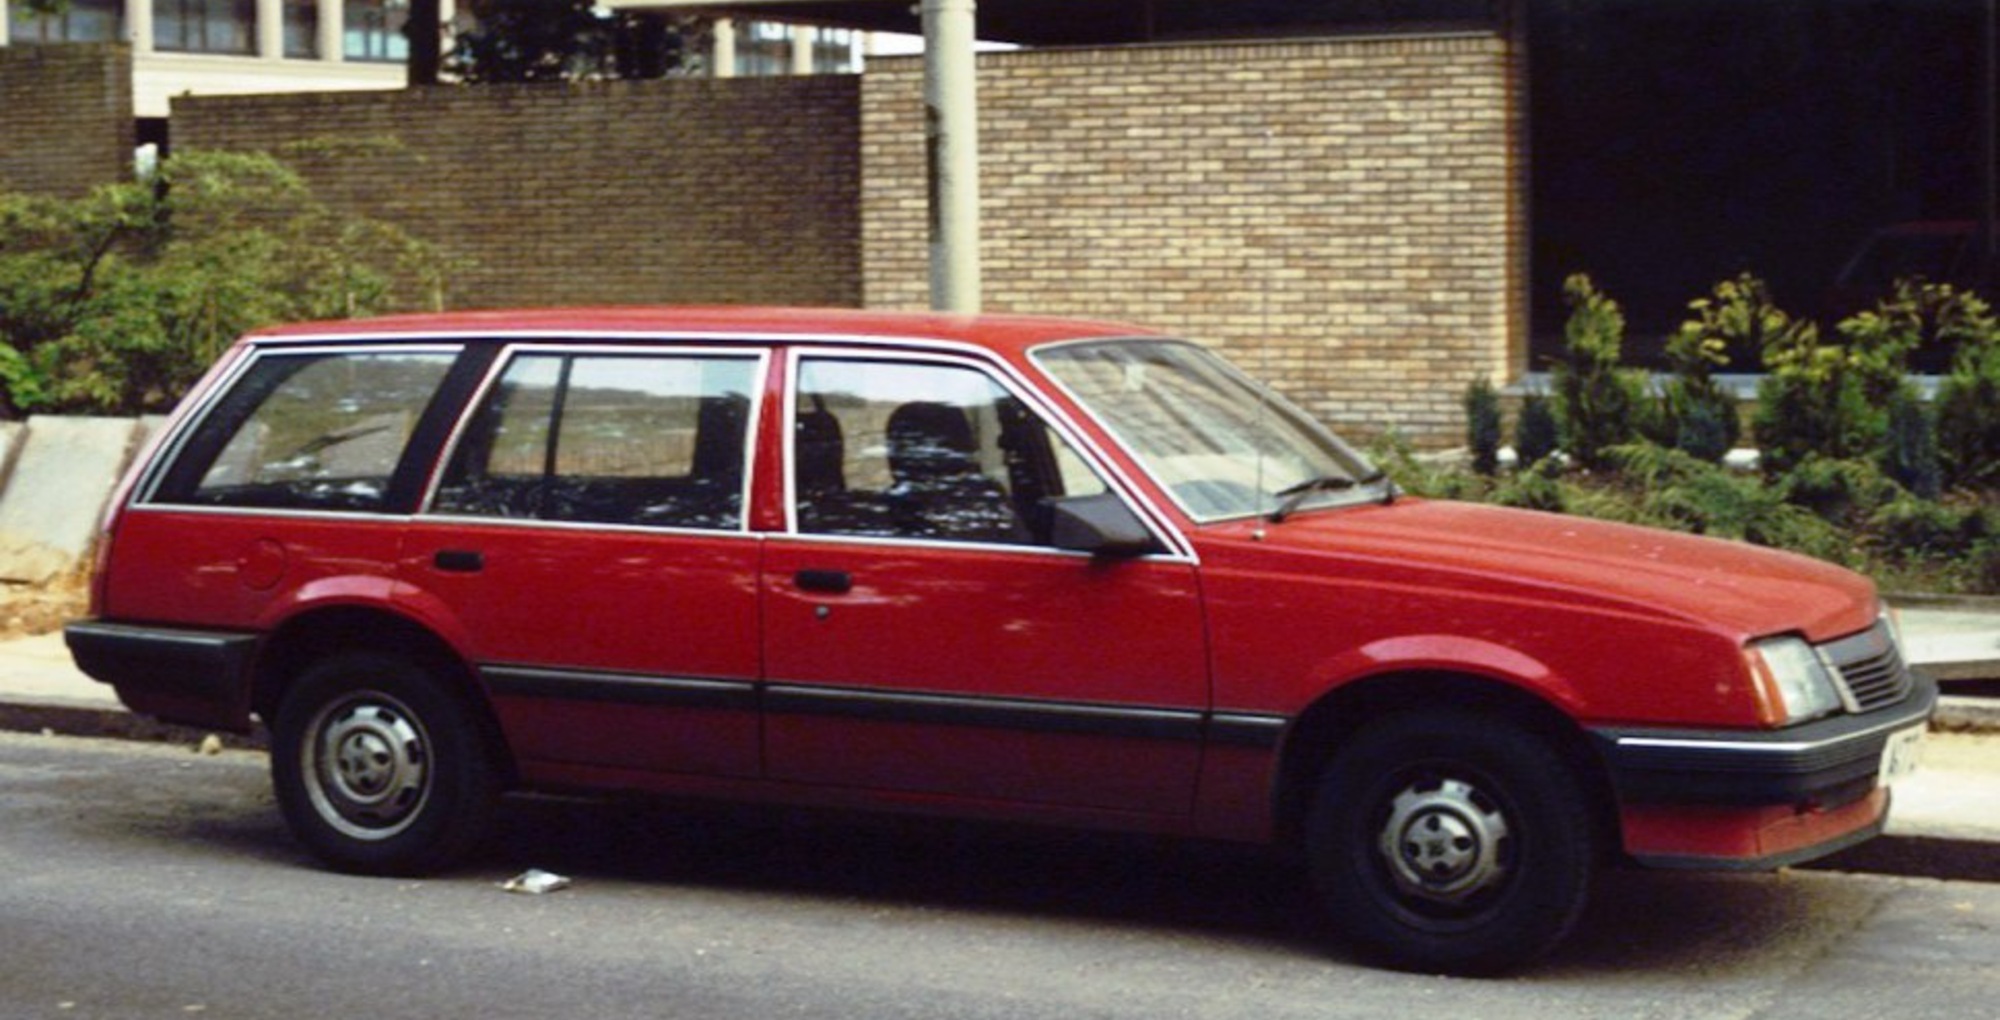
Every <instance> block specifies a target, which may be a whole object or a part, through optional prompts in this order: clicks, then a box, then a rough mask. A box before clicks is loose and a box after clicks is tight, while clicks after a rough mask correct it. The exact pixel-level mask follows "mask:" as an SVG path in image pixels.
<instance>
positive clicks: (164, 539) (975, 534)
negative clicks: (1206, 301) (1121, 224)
mask: <svg viewBox="0 0 2000 1020" xmlns="http://www.w3.org/2000/svg"><path fill="white" fill-rule="evenodd" d="M99 557H100V563H99V571H98V574H97V579H96V584H95V589H94V591H93V600H94V605H93V614H94V618H93V619H91V620H88V621H84V622H79V623H76V624H73V625H71V627H70V628H69V629H68V641H69V645H70V647H71V649H72V650H73V651H74V654H75V656H76V659H77V661H78V663H79V664H80V665H81V666H82V668H83V669H84V670H85V671H86V672H88V673H89V674H90V675H92V676H93V677H96V678H97V679H99V680H102V681H104V682H106V683H109V684H111V685H113V686H114V687H116V688H117V691H118V695H119V697H120V698H121V699H123V700H124V702H125V703H126V704H127V705H129V706H130V707H131V708H132V709H133V710H135V711H137V712H141V713H146V714H150V715H153V716H157V717H159V718H161V719H165V720H170V721H174V722H179V723H186V724H191V725H195V726H201V727H210V728H219V729H224V730H236V731H241V730H247V729H248V728H250V727H251V725H252V720H253V719H261V720H262V721H263V722H264V724H265V725H266V726H267V727H268V729H269V732H270V737H271V748H272V751H271V770H272V777H273V782H274V784H275V787H276V791H277V796H278V800H279V804H280V806H281V807H282V809H283V812H284V816H285V818H286V820H287V822H288V823H289V824H290V826H291V828H292V829H293V830H294V831H295V832H296V833H297V836H298V838H299V839H300V840H301V841H302V842H303V843H304V844H305V845H306V846H307V847H308V848H309V849H310V850H311V851H312V852H313V853H314V854H315V855H317V856H318V857H319V858H321V859H323V860H324V861H325V862H326V863H328V864H329V865H331V866H333V867H335V868H339V869H343V870H351V871H358V872H370V873H388V874H408V873H416V872H426V871H431V870H434V869H437V868H441V867H444V866H446V865H447V864H449V863H451V862H452V861H454V860H455V859H457V858H459V857H460V856H461V855H462V854H463V853H465V852H466V851H467V850H468V849H470V848H471V847H473V845H474V844H475V843H476V842H477V841H478V840H479V839H480V836H481V833H482V831H483V830H484V829H485V828H486V825H487V822H488V821H489V819H490V818H491V816H492V813H493V810H494V806H495V801H496V800H497V798H498V796H499V795H500V794H501V793H503V792H505V791H508V790H516V789H553V790H579V789H582V790H604V789H622V790H639V791H650V792H655V793H663V794H672V795H681V796H690V795H691V796H697V797H710V798H721V799H728V800H757V801H769V802H784V803H794V804H809V805H827V806H840V807H858V808H868V809H891V810H911V811H922V812H934V813H939V814H949V815H961V816H979V817H985V818H997V819H1010V820H1018V821H1026V822H1035V823H1054V824H1060V825H1074V826H1093V827H1101V828H1109V829H1118V830H1129V831H1144V832H1153V833H1164V834H1174V835H1182V836H1190V837H1202V838H1218V839H1223V840H1236V841H1246V842H1252V843H1276V844H1281V845H1285V846H1291V847H1297V848H1299V849H1300V850H1301V851H1302V852H1303V854H1304V855H1305V859H1306V860H1307V861H1308V863H1309V866H1310V871H1311V874H1312V876H1313V880H1314V883H1315V885H1316V887H1317V888H1318V890H1319V892H1320V893H1321V895H1322V896H1323V898H1324V899H1325V901H1326V903H1327V908H1328V910H1329V912H1330V914H1331V916H1332V917H1333V918H1334V919H1335V921H1336V922H1337V923H1338V924H1339V925H1340V926H1341V928H1342V929H1343V930H1344V931H1345V932H1346V933H1347V935H1348V936H1349V937H1350V938H1351V940H1352V943H1353V945H1355V946H1356V947H1358V948H1359V949H1360V950H1361V951H1363V952H1365V953H1367V954H1369V955H1371V956H1372V957H1374V958H1377V959H1381V960H1385V961H1387V962H1390V963H1392V964H1396V965H1401V966H1410V967H1423V968H1435V969H1444V970H1458V971H1480V970H1492V969H1496V968H1502V967H1507V966H1513V965H1518V964H1521V963H1523V962H1525V961H1528V960H1530V959H1532V958H1534V957H1536V956H1537V955H1539V954H1541V953H1543V952H1544V951H1546V950H1547V949H1549V948H1550V947H1551V946H1553V945H1554V944H1555V943H1556V942H1557V941H1558V940H1559V939H1560V938H1561V937H1562V936H1563V935H1564V934H1565V933H1566V932H1567V931H1568V930H1569V928H1570V927H1571V925H1572V924H1573V922H1574V921H1575V920H1576V918H1577V916H1578V914H1579V912H1580V911H1581V910H1582V907H1583V904H1584V900H1585V896H1586V892H1587V890H1588V888H1589V885H1590V882H1591V879H1592V876H1593V874H1594V872H1595V871H1596V870H1597V869H1598V868H1599V867H1600V866H1601V865H1603V864H1605V863H1607V862H1615V861H1636V862H1639V863H1641V864H1647V865H1655V866H1666V867H1703V868H1772V867H1777V866H1781V865H1785V864H1789V863H1794V862H1798V861H1802V860H1806V859H1808V858H1812V857H1816V856H1820V855H1823V854H1826V853H1830V852H1832V851H1835V850H1838V849H1841V848H1843V847H1847V846H1850V845H1852V844H1854V843H1856V842H1859V841H1861V840H1864V839H1866V838H1868V837H1870V836H1872V835H1874V834H1876V833H1877V832H1879V831H1880V830H1881V828H1882V824H1883V820H1884V817H1885V813H1886V811H1887V807H1888V802H1889V793H1888V786H1889V783H1890V781H1891V780H1892V779H1894V778H1896V777H1897V776H1898V775H1900V774H1901V773H1902V772H1904V771H1906V770H1907V768H1908V767H1909V763H1910V762H1911V761H1912V760H1913V756H1914V751H1915V748H1916V746H1917V744H1918V742H1919V741H1920V739H1921V737H1922V734H1923V732H1924V728H1925V724H1926V721H1927V719H1928V717H1929V715H1930V712H1931V710H1932V706H1933V703H1934V701H1935V697H1936V689H1935V686H1934V685H1933V684H1931V683H1930V682H1929V681H1928V680H1925V679H1923V678H1921V677H1919V676H1916V675H1913V674H1912V673H1911V672H1910V670H1908V669H1907V668H1906V667H1905V665H1904V663H1903V662H1902V660H1901V658H1900V656H1899V653H1898V650H1897V639H1896V631H1895V627H1894V625H1893V623H1892V621H1891V619H1890V617H1889V616H1888V615H1887V614H1886V613H1885V610H1884V608H1883V605H1882V603H1881V602H1880V600H1879V599H1878V598H1877V595H1876V592H1875V590H1874V589H1873V587H1872V586H1871V585H1870V583H1869V582H1868V581H1867V580H1865V579H1864V578H1861V577H1859V576H1856V575H1854V574H1852V573H1849V572H1847V571H1844V570H1841V569H1838V568H1835V567H1832V566H1828V565H1826V564H1823V563H1819V562H1815V561H1812V560H1808V559H1803V558H1800V557H1797V556H1792V555H1787V554H1783V553H1777V552H1772V551H1768V550H1763V549H1757V548H1752V547H1749V546H1745V545H1740V544H1734V543H1726V542H1720V541H1713V540H1706V539H1700V538H1691V537H1686V536H1682V535H1676V534H1670V533H1666V532H1661V531H1654V530H1647V529H1641V528H1634V527H1625V526H1620V525H1614V524H1606V523H1598V522H1592V521H1587V520H1579V519H1576V518H1571V517H1561V516H1554V515H1547V514H1539V513H1530V512H1521V511H1511V510H1504V509H1496V508H1491V507H1481V506H1467V505H1461V504H1457V503H1450V502H1435V501H1428V500H1420V499H1413V498H1409V497H1406V496H1403V495H1401V494H1399V493H1398V492H1397V490H1396V488H1395V486H1394V485H1393V484H1391V483H1390V482H1389V481H1388V480H1386V479H1385V478H1384V477H1383V475H1382V473H1381V472H1380V471H1378V470H1376V469H1375V468H1374V467H1372V466H1370V464H1369V463H1368V462H1367V461H1366V460H1365V459H1364V458H1363V457H1362V456H1360V455H1359V454H1357V453H1356V452H1355V451H1353V450H1352V449H1350V448H1349V447H1348V446H1346V445H1345V444H1343V443H1342V442H1341V441H1340V440H1339V439H1337V438H1336V437H1335V436H1333V435H1332V434H1331V433H1329V432H1328V431H1327V430H1326V429H1325V428H1323V427H1322V426H1320V425H1319V424H1317V423H1315V422H1314V421H1313V420H1312V419H1311V418H1309V417H1308V416H1307V415H1306V414H1304V413H1302V412H1301V411H1300V410H1298V409H1297V408H1296V407H1294V406H1292V405H1291V404H1288V403H1286V402H1285V401H1284V400H1282V399H1280V398H1279V397H1277V396H1276V395H1274V394H1273V393H1271V392H1270V391H1269V390H1267V389H1264V388H1261V387H1259V386H1258V385H1256V384H1254V383H1252V382H1250V381H1248V380H1247V379H1246V378H1245V377H1244V376H1242V375H1240V374H1239V373H1238V372H1236V371H1235V370H1234V369H1232V368H1230V367H1229V366H1228V365H1227V364H1226V363H1224V362H1223V361H1222V360H1220V359H1219V358H1217V357H1216V356H1215V355H1214V354H1212V353H1210V352H1209V351H1207V350H1205V349H1204V348H1202V347H1200V346H1197V345H1194V344H1191V343H1187V342H1183V341H1179V340H1174V339H1171V338H1167V337H1162V336H1157V335H1153V334H1150V333H1147V332H1146V331H1143V330H1139V329H1134V328H1131V327H1127V326H1119V325H1106V324H1098V323H1089V322H1072V321H1060V320H1052V319H1035V318H1012V317H952V316H942V315H897V314H873V313H860V312H833V311H800V310H790V311H788V310H754V309H600V310H569V311H553V310H552V311H524V312H492V313H474V314H456V315H439V316H413V317H399V318H388V319H379V320H374V321H359V322H338V323H325V324H317V325H304V326H288V327H284V328H278V329H271V330H266V331H262V332H259V333H256V334H254V335H252V336H249V337H247V338H245V339H244V340H242V341H241V342H240V343H238V344H237V345H236V346H235V347H234V348H233V349H231V350H230V351H229V353H228V354H227V355H226V356H225V357H224V358H223V359H222V360H221V362H220V363H219V364H218V365H216V366H215V368H214V369H213V371H212V372H211V373H210V374H209V375H208V377H207V378H206V380H205V381H204V382H203V383H202V384H201V385H200V387H199V388H198V389H197V390H196V391H195V393H194V394H193V395H192V396H191V397H190V398H189V399H188V400H187V401H186V402H185V404H184V406H183V407H182V408H181V409H180V411H179V412H178V413H177V414H176V415H175V416H174V418H173V419H172V421H171V422H170V423H169V424H168V425H167V426H166V427H165V428H164V429H163V430H162V432H161V433H160V436H159V438H158V440H157V441H156V442H155V444H154V449H153V451H152V452H151V453H150V454H149V455H148V456H147V457H145V458H143V459H142V462H141V463H140V464H139V466H138V467H137V468H135V470H134V472H133V473H132V475H131V477H130V479H129V480H128V482H127V483H126V485H125V488H124V491H123V492H122V493H121V495H119V497H118V498H117V500H116V502H115V504H114V508H113V510H112V512H111V513H110V515H109V516H108V518H107V522H106V525H105V533H104V535H103V537H102V542H101V546H100V552H99Z"/></svg>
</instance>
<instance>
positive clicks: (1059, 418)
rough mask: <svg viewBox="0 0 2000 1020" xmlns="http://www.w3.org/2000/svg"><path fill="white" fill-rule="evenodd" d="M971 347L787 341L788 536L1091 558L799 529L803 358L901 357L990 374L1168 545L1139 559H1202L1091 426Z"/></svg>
mask: <svg viewBox="0 0 2000 1020" xmlns="http://www.w3.org/2000/svg"><path fill="white" fill-rule="evenodd" d="M972 350H973V351H975V352H976V353H975V354H973V355H964V354H956V353H949V352H931V351H928V350H921V349H918V350H912V349H910V348H909V346H908V345H903V347H902V349H900V350H859V351H857V350H852V349H848V348H842V347H827V346H820V345H796V346H787V348H786V351H785V378H784V383H785V400H784V407H783V408H782V414H781V421H780V424H779V427H780V429H782V430H783V433H784V435H783V443H784V462H783V464H782V465H781V467H782V470H781V472H780V473H781V474H782V475H783V476H784V488H783V493H784V504H785V505H784V510H785V530H784V536H785V537H787V538H796V539H804V540H812V541H847V542H863V541H865V542H867V544H870V545H875V544H886V545H892V546H925V547H935V548H942V549H955V550H960V551H963V550H966V549H987V550H1002V551H1018V550H1031V551H1036V552H1041V553H1057V554H1061V555H1065V556H1075V557H1082V558H1085V559H1088V558H1090V554H1089V553H1084V552H1077V551H1074V550H1068V549H1055V548H1053V547H1050V546H1043V545H1032V544H1017V543H1009V542H949V541H940V540H936V539H913V538H897V537H895V536H891V535H840V534H819V533H809V532H802V531H800V530H799V520H798V491H797V471H796V470H795V467H796V464H797V456H798V454H797V451H796V450H795V449H794V447H795V444H796V442H797V438H798V437H797V435H796V430H795V429H794V428H793V427H792V423H793V422H795V421H797V420H798V409H799V408H798V403H799V368H800V363H801V362H803V361H804V360H805V359H807V358H827V359H832V360H847V361H855V360H861V361H896V362H902V363H905V364H910V363H916V364H930V365H941V366H947V367H956V368H966V369H970V370H972V371H976V372H980V373H981V374H983V375H985V376H986V377H987V378H988V379H992V380H994V381H995V382H996V383H998V384H999V386H1000V388H1001V389H1003V390H1005V391H1006V392H1007V393H1008V395H1010V396H1012V397H1013V398H1014V399H1016V400H1019V401H1020V402H1021V403H1022V405H1023V406H1025V407H1027V408H1028V409H1029V410H1030V411H1032V412H1033V413H1034V414H1035V415H1036V416H1037V417H1039V418H1040V419H1041V420H1042V421H1043V422H1044V423H1047V424H1048V425H1049V426H1050V427H1051V428H1053V429H1055V431H1056V434H1057V435H1058V436H1061V437H1062V439H1063V440H1064V441H1065V442H1067V443H1069V444H1070V446H1071V447H1072V448H1073V449H1075V450H1077V451H1078V453H1079V454H1080V455H1081V456H1082V457H1083V458H1084V460H1085V462H1086V464H1088V466H1089V467H1090V468H1091V470H1093V471H1095V472H1097V474H1098V476H1099V477H1100V478H1101V479H1103V480H1104V481H1105V490H1106V491H1108V492H1111V493H1114V494H1116V495H1117V496H1118V498H1119V499H1121V500H1123V501H1124V503H1125V505H1126V507H1127V509H1130V510H1132V511H1133V513H1134V514H1135V515H1136V516H1137V517H1138V518H1139V520H1140V522H1141V523H1143V524H1144V525H1145V527H1146V530H1147V531H1149V532H1151V533H1152V534H1153V537H1154V538H1155V539H1158V540H1159V541H1160V544H1161V545H1162V546H1164V547H1165V548H1166V549H1167V550H1168V551H1167V552H1165V553H1154V554H1151V555H1147V556H1143V557H1139V558H1140V559H1144V560H1156V561H1162V562H1184V563H1190V564H1192V563H1195V562H1198V561H1197V559H1196V556H1195V552H1194V549H1193V547H1192V546H1190V545H1189V544H1188V543H1187V541H1186V539H1185V538H1184V537H1183V536H1182V535H1181V534H1180V532H1179V530H1178V529H1176V528H1174V527H1173V526H1172V525H1171V524H1170V523H1169V522H1168V521H1167V520H1166V519H1165V518H1164V517H1162V516H1161V515H1160V514H1159V512H1158V510H1157V509H1155V508H1154V507H1153V506H1152V504H1151V503H1150V502H1149V501H1147V500H1146V499H1145V498H1144V496H1143V495H1142V494H1141V493H1140V492H1139V490H1138V489H1137V488H1136V487H1135V486H1133V485H1132V481H1131V479H1130V478H1129V477H1127V476H1126V474H1125V473H1124V472H1123V471H1121V470H1119V469H1118V465H1117V462H1116V461H1114V460H1113V459H1112V458H1110V457H1108V456H1106V455H1105V453H1104V451H1103V450H1102V449H1101V448H1099V447H1098V445H1097V444H1096V442H1095V441H1094V440H1093V439H1092V438H1091V437H1090V434H1089V432H1088V431H1087V430H1084V429H1081V428H1078V427H1077V424H1076V423H1075V422H1074V421H1072V420H1070V418H1069V416H1068V415H1066V414H1064V413H1063V412H1062V410H1061V409H1060V408H1058V407H1055V406H1054V405H1052V404H1050V403H1049V402H1048V401H1047V400H1045V399H1043V398H1042V397H1041V395H1040V393H1039V392H1037V390H1036V387H1035V386H1034V385H1033V383H1032V382H1031V381H1030V380H1028V379H1027V378H1025V377H1024V376H1022V375H1021V373H1020V372H1019V371H1018V370H1016V369H1015V367H1014V366H1013V365H1011V364H1009V363H1008V362H1007V361H1006V360H1005V359H1004V358H998V357H995V356H994V355H993V353H992V352H991V351H988V350H986V349H984V348H977V347H974V348H972Z"/></svg>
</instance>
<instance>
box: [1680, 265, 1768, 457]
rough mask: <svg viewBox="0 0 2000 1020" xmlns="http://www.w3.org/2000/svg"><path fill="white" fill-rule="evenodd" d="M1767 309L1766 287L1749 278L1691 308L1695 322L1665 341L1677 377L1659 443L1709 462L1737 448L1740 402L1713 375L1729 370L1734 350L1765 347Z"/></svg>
mask: <svg viewBox="0 0 2000 1020" xmlns="http://www.w3.org/2000/svg"><path fill="white" fill-rule="evenodd" d="M1768 309H1769V303H1768V302H1767V301H1765V300H1764V298H1763V284H1762V283H1761V282H1759V281H1758V280H1757V279H1756V278H1755V277H1752V276H1749V275H1747V274H1746V275H1743V276H1739V277H1737V278H1735V279H1733V280H1725V281H1723V282H1722V283H1719V284H1717V285H1716V287H1715V290H1714V291H1713V292H1711V293H1710V295H1709V296H1708V297H1704V298H1697V299H1696V300H1694V301H1692V302H1690V303H1689V304H1688V310H1689V311H1691V312H1693V313H1694V317H1693V318H1691V319H1689V320H1687V321H1686V322H1683V323H1681V327H1680V329H1679V330H1677V331H1675V333H1674V335H1673V336H1672V337H1669V338H1668V340H1667V346H1666V358H1667V367H1668V368H1670V369H1671V370H1672V371H1673V373H1674V378H1673V380H1672V381H1670V382H1668V383H1667V386H1666V391H1665V393H1664V395H1663V398H1662V401H1661V404H1662V406H1661V417H1662V418H1663V419H1664V425H1665V428H1664V429H1663V430H1662V434H1661V435H1660V436H1659V437H1658V438H1659V440H1660V441H1661V442H1663V443H1667V444H1670V445H1672V446H1673V447H1674V448H1675V449H1678V450H1684V451H1686V452H1687V453H1690V454H1693V455H1694V456H1696V457H1700V458H1701V459H1703V460H1708V461H1720V460H1721V459H1722V458H1723V457H1724V456H1726V455H1727V454H1728V453H1729V451H1730V450H1731V449H1733V448H1735V446H1736V441H1737V440H1738V439H1740V438H1742V432H1743V426H1742V422H1741V420H1740V419H1739V418H1738V416H1737V410H1736V398H1735V397H1734V396H1733V395H1731V394H1730V393H1729V392H1728V391H1727V390H1725V389H1723V388H1722V387H1721V386H1720V385H1719V384H1717V383H1716V381H1715V370H1716V369H1718V368H1725V367H1727V366H1728V365H1729V363H1730V358H1731V354H1730V352H1731V351H1733V350H1742V349H1748V350H1760V349H1761V348H1762V344H1763V341H1764V334H1765V330H1766V328H1767V325H1769V324H1770V323H1769V318H1768Z"/></svg>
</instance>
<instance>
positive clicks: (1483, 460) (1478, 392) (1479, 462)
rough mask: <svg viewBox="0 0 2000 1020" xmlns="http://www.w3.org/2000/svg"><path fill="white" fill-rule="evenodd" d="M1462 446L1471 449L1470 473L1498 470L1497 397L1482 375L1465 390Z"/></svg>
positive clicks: (1498, 427)
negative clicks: (1472, 471)
mask: <svg viewBox="0 0 2000 1020" xmlns="http://www.w3.org/2000/svg"><path fill="white" fill-rule="evenodd" d="M1465 443H1466V445H1467V446H1469V447H1471V448H1472V470H1474V471H1477V472H1479V473H1480V474H1482V475H1491V474H1495V473H1497V472H1498V471H1499V470H1500V395H1499V394H1498V393H1495V392H1494V391H1493V384H1492V383H1491V382H1489V381H1488V380H1487V378H1486V377H1485V376H1483V375H1482V376H1480V377H1479V378H1477V379H1474V380H1473V381H1472V385H1470V386H1468V387H1466V390H1465Z"/></svg>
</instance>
